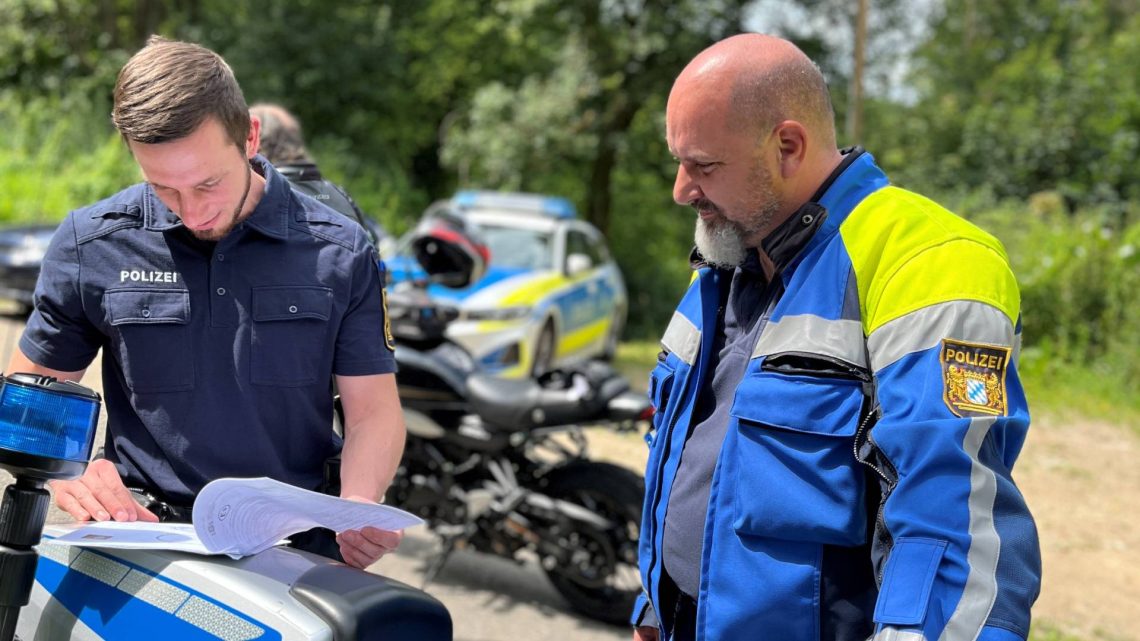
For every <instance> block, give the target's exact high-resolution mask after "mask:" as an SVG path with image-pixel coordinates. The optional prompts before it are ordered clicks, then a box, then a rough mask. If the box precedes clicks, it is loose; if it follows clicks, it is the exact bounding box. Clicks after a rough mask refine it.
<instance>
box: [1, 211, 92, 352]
mask: <svg viewBox="0 0 1140 641" xmlns="http://www.w3.org/2000/svg"><path fill="white" fill-rule="evenodd" d="M103 341H104V336H103V334H102V333H101V332H100V331H99V329H98V328H97V327H96V326H95V325H94V324H93V323H92V322H91V319H90V317H89V316H88V310H87V309H86V305H85V302H84V300H83V268H82V261H81V258H80V251H79V246H78V243H77V242H76V234H75V220H74V214H72V215H69V216H68V217H67V218H66V219H65V220H64V221H63V222H62V223H61V224H60V226H59V229H57V230H56V232H55V236H53V237H52V240H51V244H50V245H49V246H48V250H47V253H46V254H45V255H44V260H43V265H42V267H41V268H40V276H39V280H38V281H37V282H36V292H35V309H34V311H32V314H31V316H30V317H29V318H28V323H27V326H26V327H25V329H24V335H23V336H22V337H21V338H20V350H21V351H23V352H24V354H25V355H26V356H27V357H28V358H29V359H31V360H32V362H33V363H36V364H38V365H42V366H44V367H48V368H51V369H56V370H60V371H64V372H75V371H79V370H82V369H86V368H87V366H88V365H90V364H91V361H92V360H94V358H95V355H96V354H97V353H98V352H99V348H100V347H101V346H102V344H103Z"/></svg>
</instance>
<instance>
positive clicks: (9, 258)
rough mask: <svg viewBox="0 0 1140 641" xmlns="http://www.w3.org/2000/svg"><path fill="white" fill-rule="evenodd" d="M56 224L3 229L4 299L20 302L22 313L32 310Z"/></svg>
mask: <svg viewBox="0 0 1140 641" xmlns="http://www.w3.org/2000/svg"><path fill="white" fill-rule="evenodd" d="M57 226H58V225H56V224H50V225H46V224H37V225H21V226H18V227H5V228H2V229H0V298H5V299H8V300H13V301H15V302H16V303H18V304H19V305H20V313H22V314H26V313H28V312H31V310H32V294H33V293H35V291H36V279H37V278H38V277H39V275H40V265H41V263H43V259H44V253H46V252H47V248H48V243H50V242H51V237H52V234H54V233H55V228H56V227H57Z"/></svg>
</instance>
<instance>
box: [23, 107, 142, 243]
mask: <svg viewBox="0 0 1140 641" xmlns="http://www.w3.org/2000/svg"><path fill="white" fill-rule="evenodd" d="M107 113H109V108H106V107H104V106H102V105H96V104H94V103H92V102H89V101H86V100H83V99H70V100H61V99H57V98H47V97H43V98H35V99H30V100H28V99H25V100H17V99H16V98H15V96H14V95H13V94H11V93H0V120H2V121H3V122H4V123H5V131H4V136H0V193H3V194H4V198H2V199H0V221H2V222H37V221H58V220H61V219H62V218H63V217H64V215H65V214H66V213H67V212H68V211H69V210H71V209H74V208H76V207H79V206H81V205H84V204H87V203H89V202H92V201H95V200H99V199H101V198H105V197H107V196H110V195H111V194H113V193H115V192H117V191H119V190H120V189H122V188H123V187H125V186H127V185H129V184H130V183H132V182H137V181H138V180H139V175H138V170H137V169H136V168H135V164H134V162H133V161H132V160H131V158H130V154H129V153H128V152H127V150H126V147H125V146H124V145H123V143H122V141H121V140H120V139H119V137H118V135H117V134H116V133H115V131H114V128H113V127H112V126H111V124H110V119H109V118H108V117H107V116H106V114H107Z"/></svg>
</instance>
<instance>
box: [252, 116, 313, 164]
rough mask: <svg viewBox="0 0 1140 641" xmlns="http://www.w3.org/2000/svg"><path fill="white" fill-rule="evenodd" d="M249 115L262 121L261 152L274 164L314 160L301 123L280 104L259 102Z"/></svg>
mask: <svg viewBox="0 0 1140 641" xmlns="http://www.w3.org/2000/svg"><path fill="white" fill-rule="evenodd" d="M249 115H251V116H254V117H256V118H257V119H258V120H260V121H261V153H262V154H263V155H264V156H265V157H266V158H267V159H269V162H271V163H273V164H274V165H288V164H291V163H303V162H312V161H311V159H310V158H309V154H308V152H307V151H306V150H305V139H304V137H303V136H302V135H301V123H299V122H297V119H296V118H295V117H293V114H291V113H289V112H288V111H286V110H285V108H284V107H281V106H279V105H272V104H267V103H259V104H256V105H253V106H252V107H250V108H249Z"/></svg>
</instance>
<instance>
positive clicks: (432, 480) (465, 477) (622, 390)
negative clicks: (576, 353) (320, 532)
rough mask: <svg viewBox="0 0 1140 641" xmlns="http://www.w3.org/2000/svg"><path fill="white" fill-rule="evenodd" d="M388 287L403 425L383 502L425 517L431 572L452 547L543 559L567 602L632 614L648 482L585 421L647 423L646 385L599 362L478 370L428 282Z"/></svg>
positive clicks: (614, 615)
mask: <svg viewBox="0 0 1140 641" xmlns="http://www.w3.org/2000/svg"><path fill="white" fill-rule="evenodd" d="M389 297H390V300H391V307H390V314H391V319H390V320H391V323H392V331H393V334H394V335H395V337H396V341H397V350H396V360H397V363H398V365H399V371H398V372H397V375H396V381H397V387H398V390H399V395H400V401H401V404H402V405H403V409H404V419H405V423H406V424H407V428H408V434H407V441H406V445H405V450H404V457H403V459H402V461H401V465H400V468H399V470H398V472H397V475H396V478H395V480H394V482H393V484H392V486H391V488H390V489H389V491H388V494H387V496H386V501H388V502H390V503H392V504H393V505H397V506H399V507H401V508H403V509H405V510H408V511H410V512H412V513H414V514H417V515H418V516H420V517H422V518H424V519H425V520H426V521H427V524H428V527H429V528H430V530H431V531H432V532H433V533H435V534H436V535H438V536H439V537H440V539H441V541H442V553H441V554H440V555H439V556H438V557H436V558H435V559H434V560H433V561H432V562H431V564H430V565H429V567H428V568H427V571H426V573H425V584H426V583H428V582H430V581H431V580H432V579H433V578H434V577H435V575H436V574H437V573H438V572H439V571H440V569H441V568H442V567H443V565H444V564H445V563H446V562H447V558H448V556H449V555H450V554H451V552H452V551H454V550H456V549H460V548H471V549H474V550H478V551H481V552H486V553H490V554H495V555H497V556H501V557H505V558H509V559H513V560H516V561H524V560H526V559H527V558H528V557H530V558H537V560H538V562H539V564H540V566H541V567H542V569H543V570H544V571H545V573H546V575H547V576H548V577H549V579H550V581H551V583H552V584H553V585H554V587H555V589H556V590H557V591H558V592H559V593H560V594H561V595H562V596H563V597H565V598H566V600H567V601H568V602H569V603H570V605H571V606H572V607H573V608H575V609H576V610H578V611H580V612H582V613H584V614H586V615H587V616H590V617H592V618H595V619H598V620H601V621H605V622H609V623H615V624H620V623H624V622H625V621H627V620H628V617H629V614H630V612H631V611H632V608H633V603H634V600H635V599H636V598H637V595H638V593H639V592H640V591H641V580H640V575H639V572H638V565H637V557H638V534H639V530H640V524H641V509H642V501H643V497H644V492H645V483H644V480H643V479H642V478H641V476H640V475H638V474H636V473H634V472H632V471H630V470H628V469H626V468H623V467H619V466H616V465H611V464H609V463H603V462H599V461H594V460H591V459H590V458H589V456H588V452H587V440H586V437H585V435H584V432H583V427H585V426H593V425H606V426H610V427H612V428H614V429H616V430H619V431H634V430H637V429H639V428H640V427H642V426H645V425H646V424H647V423H646V422H647V421H648V420H649V418H650V417H651V415H652V412H653V410H652V407H651V406H650V404H649V401H648V400H647V398H646V397H645V395H644V394H642V393H636V392H633V391H631V390H630V389H629V383H628V382H627V381H626V380H625V379H624V378H623V377H622V376H621V375H619V374H618V373H617V372H616V371H615V370H614V369H613V368H611V367H610V366H608V365H606V364H604V363H599V362H591V363H586V364H583V365H581V366H578V367H574V368H571V369H565V370H554V371H551V372H548V373H546V374H544V375H543V376H541V377H540V378H538V379H527V380H507V379H500V378H496V377H494V376H491V375H488V374H482V373H479V371H478V366H477V364H476V363H475V361H474V359H473V358H472V357H471V356H470V355H469V354H468V353H467V352H466V351H465V350H464V349H463V348H462V347H460V346H459V345H457V344H455V343H452V342H450V341H448V340H447V339H446V338H445V337H444V330H445V329H446V324H447V319H446V317H443V316H442V315H440V314H437V313H436V311H437V310H434V309H433V308H432V306H431V303H430V301H429V299H427V298H426V295H424V293H423V292H422V290H419V289H416V288H412V289H410V290H408V289H405V290H403V291H400V290H399V289H396V290H395V291H393V292H391V293H390V294H389ZM409 297H411V298H414V299H415V300H414V303H412V302H410V301H409V300H408V298H409ZM408 310H414V313H412V312H409V311H408Z"/></svg>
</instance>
